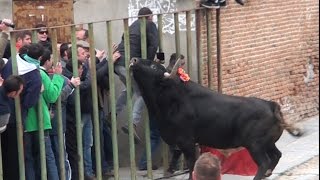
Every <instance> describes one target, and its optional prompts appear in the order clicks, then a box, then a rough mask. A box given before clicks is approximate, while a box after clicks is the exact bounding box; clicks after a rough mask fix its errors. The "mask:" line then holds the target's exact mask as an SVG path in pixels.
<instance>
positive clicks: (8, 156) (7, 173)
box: [1, 124, 20, 180]
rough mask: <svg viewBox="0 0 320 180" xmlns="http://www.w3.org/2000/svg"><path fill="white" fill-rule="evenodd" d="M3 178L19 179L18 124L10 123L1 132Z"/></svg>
mask: <svg viewBox="0 0 320 180" xmlns="http://www.w3.org/2000/svg"><path fill="white" fill-rule="evenodd" d="M1 147H2V163H3V164H2V167H3V179H4V180H13V179H17V180H18V179H19V177H20V175H19V160H18V141H17V128H16V124H8V125H7V129H6V131H4V132H3V133H2V134H1Z"/></svg>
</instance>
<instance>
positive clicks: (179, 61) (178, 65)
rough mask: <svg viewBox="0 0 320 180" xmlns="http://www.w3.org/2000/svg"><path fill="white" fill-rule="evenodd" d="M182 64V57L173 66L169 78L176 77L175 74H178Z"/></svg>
mask: <svg viewBox="0 0 320 180" xmlns="http://www.w3.org/2000/svg"><path fill="white" fill-rule="evenodd" d="M180 66H181V59H180V58H179V59H178V60H177V61H176V64H175V65H174V66H173V68H172V71H171V73H170V76H169V78H173V77H175V76H176V75H177V71H178V68H179V67H180Z"/></svg>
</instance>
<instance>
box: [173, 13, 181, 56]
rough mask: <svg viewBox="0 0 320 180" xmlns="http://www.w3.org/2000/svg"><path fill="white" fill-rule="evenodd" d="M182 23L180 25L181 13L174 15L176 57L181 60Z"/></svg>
mask: <svg viewBox="0 0 320 180" xmlns="http://www.w3.org/2000/svg"><path fill="white" fill-rule="evenodd" d="M179 26H180V23H179V13H174V30H175V41H176V55H177V56H176V57H177V59H179V58H180V54H181V52H180V28H179Z"/></svg>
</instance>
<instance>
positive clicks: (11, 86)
mask: <svg viewBox="0 0 320 180" xmlns="http://www.w3.org/2000/svg"><path fill="white" fill-rule="evenodd" d="M2 86H3V89H4V92H5V93H6V94H7V96H8V97H10V98H16V97H18V96H19V95H20V94H21V92H22V90H23V79H22V78H21V77H20V76H14V75H11V76H9V77H8V78H7V79H6V80H5V81H4V82H3V85H2Z"/></svg>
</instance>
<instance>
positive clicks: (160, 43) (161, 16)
mask: <svg viewBox="0 0 320 180" xmlns="http://www.w3.org/2000/svg"><path fill="white" fill-rule="evenodd" d="M157 17H158V32H159V33H158V34H159V52H163V33H162V29H163V23H162V19H163V15H162V14H158V15H157Z"/></svg>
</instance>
